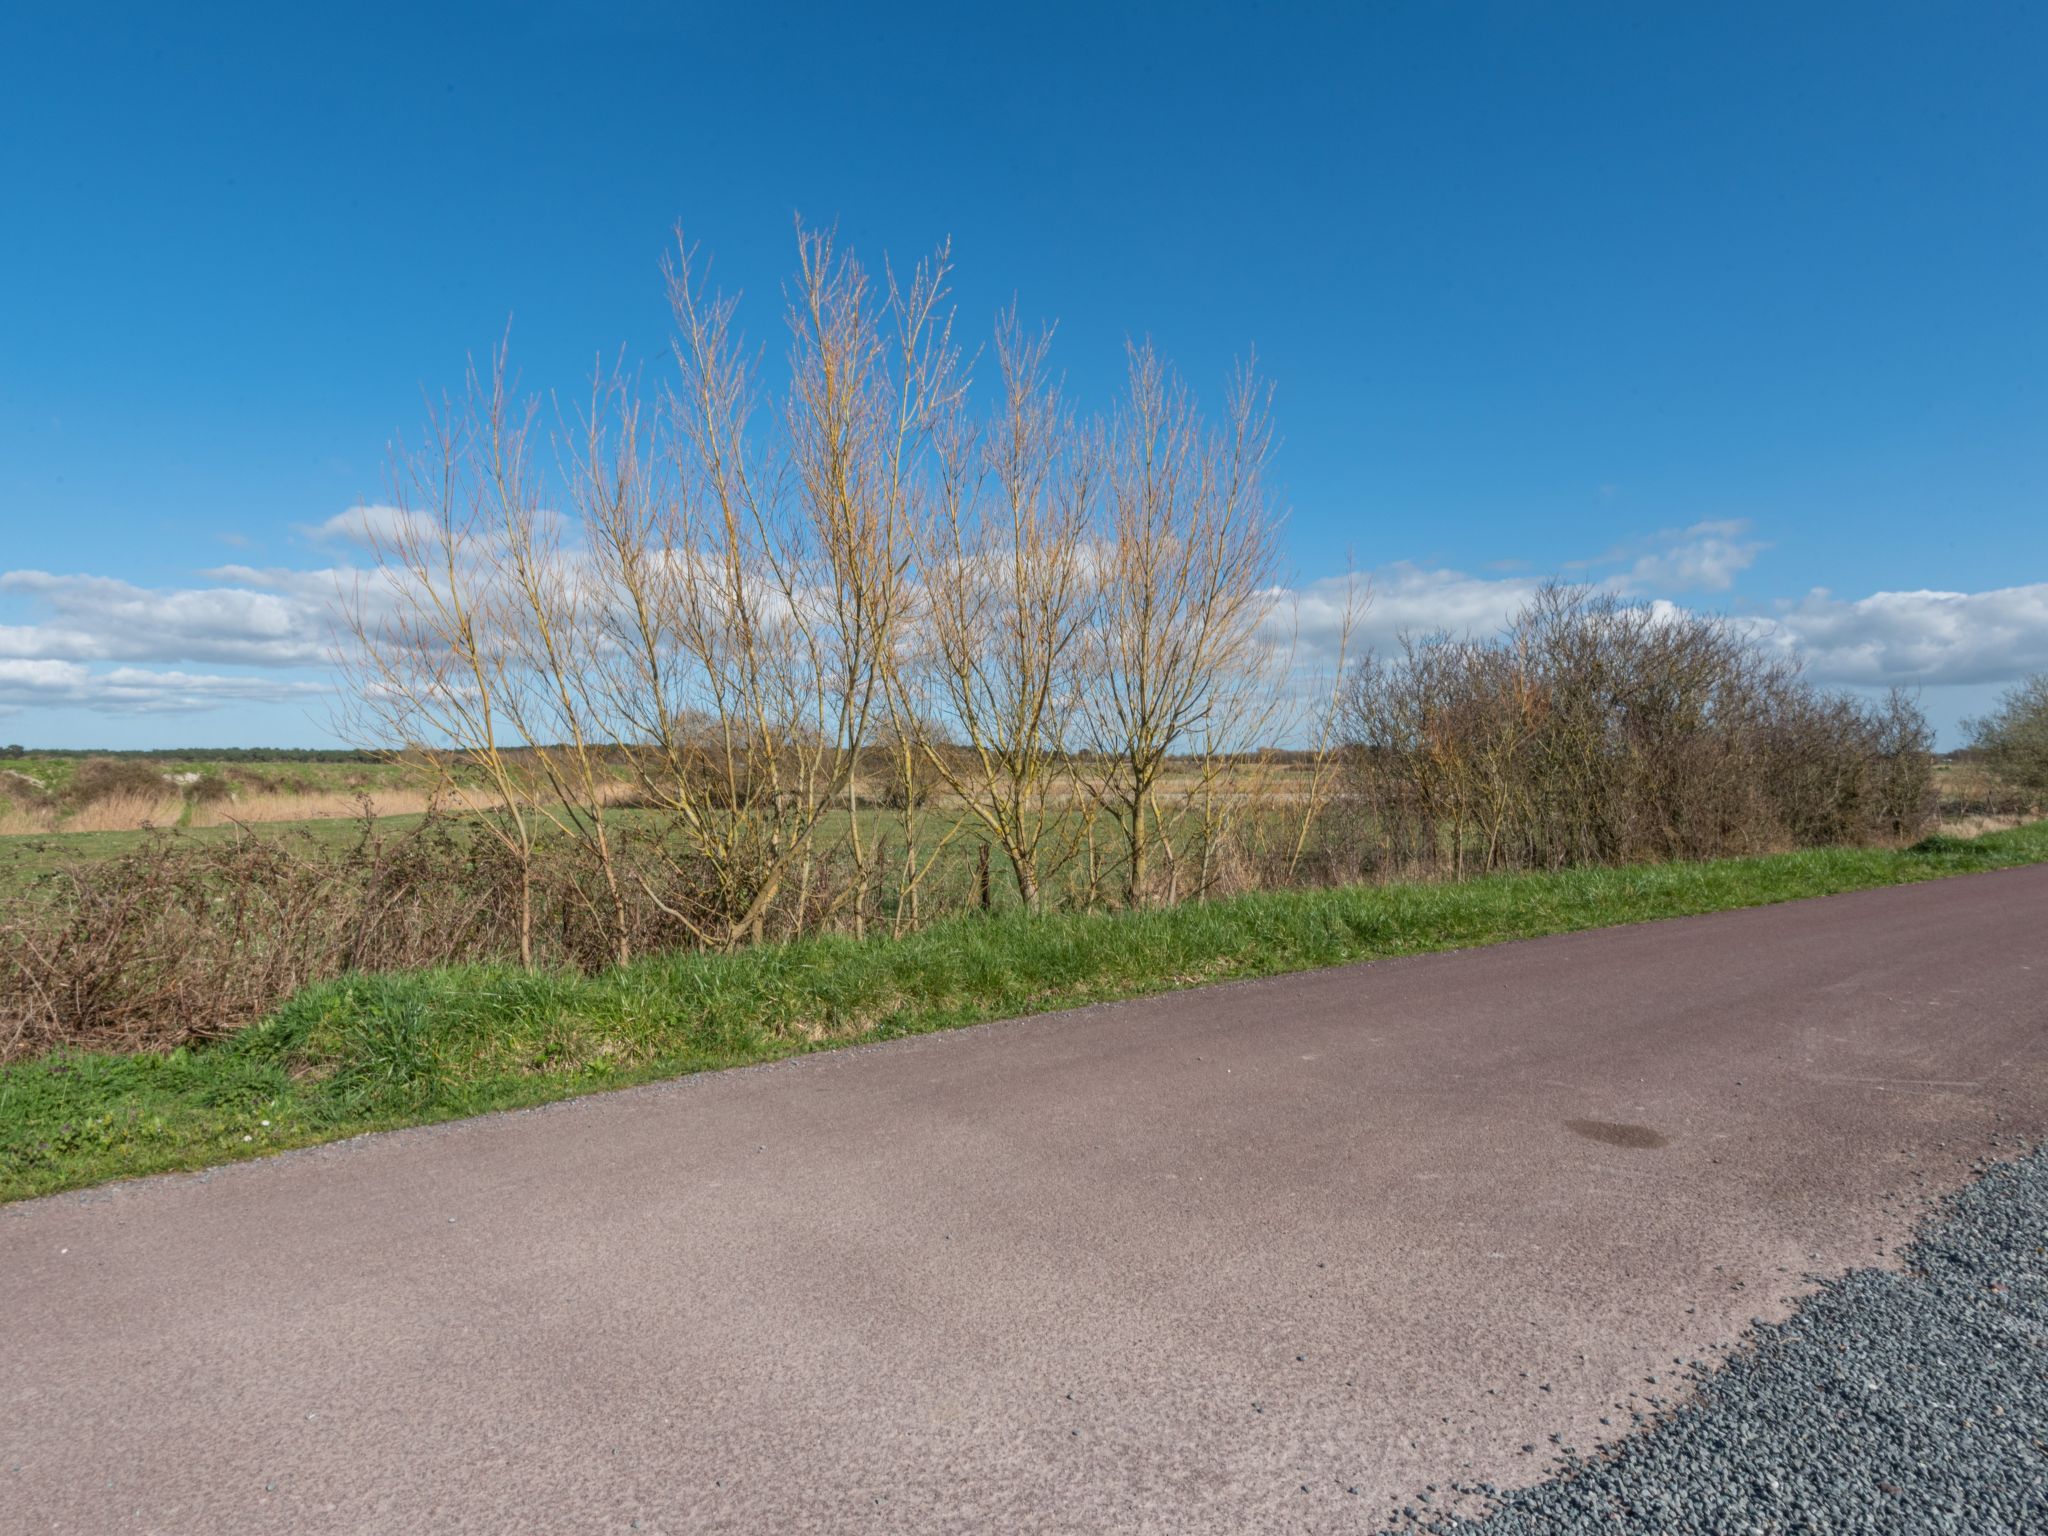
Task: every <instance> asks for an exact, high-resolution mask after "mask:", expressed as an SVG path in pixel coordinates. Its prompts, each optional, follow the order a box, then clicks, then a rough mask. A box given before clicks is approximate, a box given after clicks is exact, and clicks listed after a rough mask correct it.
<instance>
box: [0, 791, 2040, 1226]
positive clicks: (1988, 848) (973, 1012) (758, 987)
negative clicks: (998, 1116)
mask: <svg viewBox="0 0 2048 1536" xmlns="http://www.w3.org/2000/svg"><path fill="white" fill-rule="evenodd" d="M2043 860H2048V822H2039V823H2035V824H2033V825H2031V826H2027V827H2021V828H2018V829H2016V830H2013V831H2008V832H1997V833H1992V834H1989V835H1987V836H1984V837H1980V838H1975V839H1971V840H1968V841H1964V840H1959V839H1954V838H1942V837H1937V838H1931V839H1929V840H1928V841H1927V842H1925V843H1922V844H1920V845H1918V846H1916V847H1914V848H1911V849H1907V850H1903V851H1896V852H1894V851H1883V850H1866V849H1824V850H1818V851H1812V852H1805V853H1793V854H1782V855H1776V856H1772V857H1768V858H1755V859H1728V860H1721V861H1718V862H1714V863H1707V864H1665V865H1650V866H1642V867H1636V868H1630V869H1615V870H1574V871H1569V872H1566V873H1563V874H1551V875H1518V876H1506V877H1499V878H1493V879H1485V880H1475V881H1470V882H1467V883H1465V884H1462V885H1392V886H1378V887H1371V886H1368V887H1358V888H1352V889H1346V890H1336V891H1298V892H1285V893H1276V894H1268V895H1258V896H1248V897H1243V898H1240V899H1236V900H1232V901H1225V902H1217V903H1213V904H1210V905H1205V906H1187V907H1179V908H1175V909H1173V910H1170V911H1163V912H1143V913H1126V914H1121V915H1115V916H1059V917H1044V918H1037V919H1032V918H1029V917H1026V916H1023V915H1020V914H1003V915H997V916H995V917H989V918H967V919H961V920H957V921H953V922H948V923H944V924H940V925H938V926H935V927H932V928H930V929H927V930H925V931H923V932H921V933H918V934H916V935H914V936H912V937H909V938H906V939H902V940H898V941H893V942H892V941H889V940H886V939H883V940H870V941H867V942H856V941H854V940H850V939H843V938H820V939H812V940H806V941H803V942H800V943H794V944H788V945H780V946H765V947H762V948H758V949H752V950H746V951H742V952H739V953H736V954H731V955H701V954H692V955H675V956H666V957H661V958H657V959H649V960H644V961H640V962H637V963H635V964H632V965H627V966H621V967H619V968H617V969H615V970H612V971H608V972H605V973H604V974H602V975H598V976H591V977H584V976H575V975H558V974H527V973H523V972H519V971H516V970H505V969H496V968H465V969H454V970H442V971H428V972H419V973H412V974H405V975H396V976H350V977H344V978H342V979H340V980H337V981H333V982H326V983H322V984H320V985H318V986H314V987H309V988H307V989H306V990H305V991H304V992H302V993H300V994H299V995H298V996H296V997H294V998H293V999H292V1000H291V1001H290V1002H289V1003H287V1004H286V1005H285V1006H284V1007H282V1008H280V1009H279V1010H278V1011H277V1012H276V1013H275V1014H274V1015H272V1016H271V1017H270V1018H269V1019H267V1020H265V1021H264V1022H263V1023H261V1024H259V1025H256V1026H254V1027H252V1028H250V1029H248V1030H246V1031H244V1032H243V1033H241V1034H240V1035H237V1036H235V1037H234V1038H232V1039H230V1040H227V1041H223V1042H221V1043H219V1044H217V1045H213V1046H210V1047H206V1048H204V1049H195V1050H181V1051H175V1052H173V1053H171V1054H170V1055H168V1056H116V1055H97V1054H95V1055H85V1054H64V1055H58V1056H51V1057H45V1058H42V1059H40V1060H36V1061H32V1062H27V1063H23V1064H19V1065H16V1066H13V1067H10V1068H7V1069H5V1070H0V1199H21V1198H23V1197H25V1196H30V1195H37V1194H47V1193H50V1192H53V1191H57V1190H63V1189H74V1188H77V1187H79V1186H81V1185H87V1184H94V1183H98V1182H100V1181H102V1180H106V1179H114V1178H123V1177H128V1176H132V1175H135V1174H143V1173H154V1172H159V1171H162V1170H166V1169H178V1168H200V1167H205V1166H208V1165H210V1164H215V1163H224V1162H230V1161H235V1160H237V1159H241V1158H247V1157H255V1156H260V1155H262V1154H264V1153H266V1152H271V1151H276V1150H279V1149H281V1148H285V1147H298V1146H307V1145H310V1144H312V1143H316V1142H323V1141H332V1140H335V1139H337V1138H340V1137H344V1136H352V1135H357V1134H359V1133H361V1132H364V1131H375V1130H385V1129H390V1128H392V1127H396V1126H402V1125H419V1124H425V1123H428V1122H432V1121H440V1120H450V1119H455V1118H459V1117H461V1116H465V1115H474V1114H479V1113H481V1112H483V1111H486V1110H493V1109H506V1108H513V1107H518V1106H522V1105H530V1104H538V1103H541V1102H543V1101H546V1100H550V1099H561V1098H568V1097H571V1096H573V1095H576V1094H583V1093H590V1092H594V1091H598V1090H601V1089H608V1088H616V1087H623V1086H626V1085H628V1084H632V1083H640V1082H646V1081H648V1080H650V1079H655V1078H663V1077H673V1076H676V1075H678V1074H681V1073H685V1072H697V1071H704V1070H708V1069H713V1068H719V1067H729V1066H738V1065H742V1064H745V1063H751V1062H761V1061H771V1060H774V1059H776V1058H778V1057H783V1056H790V1055H794V1054H797V1053H799V1052H803V1051H808V1050H817V1049H822V1048H826V1047H830V1046H837V1045H847V1044H853V1043H857V1042H862V1041H872V1040H884V1039H889V1038H891V1037H894V1036H898V1035H910V1034H919V1033H923V1032H925V1031H929V1030H938V1029H950V1028H954V1027H957V1026H960V1025H963V1024H972V1023H976V1022H979V1021H982V1020H986V1019H994V1018H1002V1017H1006V1016H1009V1015H1014V1014H1023V1013H1035V1012H1042V1011H1045V1010H1048V1009H1053V1008H1064V1007H1070V1006H1073V1005H1076V1004H1080V1003H1087V1002H1096V1001H1102V1000H1105V999H1110V998H1120V997H1133V996H1139V995H1143V994H1146V993H1156V992H1163V991H1169V990H1172V989H1174V988H1177V987H1183V986H1191V985H1196V984H1199V983H1203V982H1213V981H1223V980H1229V979H1231V978H1235V977H1246V976H1269V975H1275V974H1279V973H1281V972H1286V971H1301V970H1308V969H1311V968H1313V967H1317V966H1326V965H1336V964H1341V963H1344V962H1347V961H1356V960H1370V959H1374V958H1379V957H1384V956H1391V955H1406V954H1418V953H1423V952H1427V951H1431V950H1445V949H1458V948H1464V947H1467V946H1471V945H1478V944H1490V943H1496V942H1499V941H1502V940H1507V939H1520V938H1532V937H1535V936H1537V935H1541V934H1550V933H1564V932H1569V931H1573V930H1577V929H1584V928H1595V927H1603V926H1607V925H1611V924H1616V923H1628V922H1639V921H1643V920H1646V919H1651V918H1660V917H1675V916H1680V915H1683V914H1687V913H1698V912H1714V911H1720V910H1723V909H1726V908H1731V907H1747V906H1759V905H1763V904H1766V903H1770V902H1778V901H1789V900H1793V899H1795V898H1798V897H1803V896H1823V895H1829V894H1833V893H1836V892H1842V891H1853V890H1863V889H1867V888H1869V887H1872V886H1882V885H1896V884H1902V883H1905V882H1909V881H1915V880H1925V879H1932V878H1936V877H1939V876H1943V875H1952V874H1962V873H1967V872H1971V871H1977V870H1987V869H1997V868H2002V867H2007V866H2011V865H2017V864H2028V863H2035V862H2040V861H2043Z"/></svg>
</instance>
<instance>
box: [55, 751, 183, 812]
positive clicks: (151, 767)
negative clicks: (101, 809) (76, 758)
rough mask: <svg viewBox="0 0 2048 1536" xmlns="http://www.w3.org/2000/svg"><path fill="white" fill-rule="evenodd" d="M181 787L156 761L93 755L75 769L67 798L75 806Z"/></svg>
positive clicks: (170, 793) (143, 796)
mask: <svg viewBox="0 0 2048 1536" xmlns="http://www.w3.org/2000/svg"><path fill="white" fill-rule="evenodd" d="M177 793H178V791H177V787H176V786H175V785H173V784H172V783H171V782H170V780H168V779H166V778H165V777H164V775H163V770H162V769H161V768H159V767H157V765H156V764H154V763H151V762H148V761H146V760H144V759H139V758H133V757H89V758H87V759H86V760H85V761H84V762H82V763H80V764H79V765H78V766H77V767H76V768H75V769H73V770H72V773H71V778H70V780H69V782H68V783H66V785H65V786H64V798H65V799H66V800H67V801H69V802H70V803H71V804H72V805H74V806H85V805H95V804H98V803H99V802H101V801H103V800H115V799H122V798H134V799H138V800H140V799H149V798H152V797H155V798H162V797H164V796H173V795H176V794H177Z"/></svg>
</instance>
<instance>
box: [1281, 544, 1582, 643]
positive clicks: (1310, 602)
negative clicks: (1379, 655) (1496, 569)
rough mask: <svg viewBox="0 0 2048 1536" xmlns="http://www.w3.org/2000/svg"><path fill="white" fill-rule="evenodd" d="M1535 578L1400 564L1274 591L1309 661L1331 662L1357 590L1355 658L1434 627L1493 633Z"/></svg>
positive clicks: (1531, 589) (1536, 581) (1534, 584)
mask: <svg viewBox="0 0 2048 1536" xmlns="http://www.w3.org/2000/svg"><path fill="white" fill-rule="evenodd" d="M1541 584H1542V583H1541V581H1540V579H1539V578H1537V577H1534V576H1520V575H1516V576H1495V577H1487V576H1471V575H1467V574H1466V573H1465V572H1463V571H1455V570H1446V569H1430V568H1428V567H1425V566H1420V565H1413V564H1410V563H1409V562H1407V561H1398V562H1396V563H1394V564H1392V565H1384V566H1381V567H1380V568H1379V569H1377V570H1374V571H1365V572H1360V573H1358V574H1357V575H1355V576H1330V577H1324V578H1323V579H1321V580H1319V581H1312V582H1309V583H1308V584H1307V585H1306V586H1303V587H1301V588H1299V589H1296V590H1292V591H1286V592H1282V593H1279V594H1277V597H1278V602H1277V605H1276V607H1277V611H1278V616H1279V620H1280V622H1281V624H1282V625H1283V626H1286V627H1289V628H1291V630H1292V633H1293V635H1294V637H1295V642H1296V645H1297V647H1298V651H1299V654H1300V655H1301V657H1302V658H1303V660H1304V661H1305V662H1306V663H1307V664H1309V665H1311V666H1319V667H1320V666H1328V665H1330V664H1331V663H1333V662H1334V661H1335V659H1336V655H1337V648H1338V645H1339V643H1340V642H1341V641H1342V639H1343V630H1344V616H1345V611H1346V607H1347V604H1348V603H1349V601H1350V598H1351V594H1352V592H1353V591H1354V589H1355V590H1356V591H1357V592H1358V593H1359V595H1360V596H1362V597H1363V599H1364V602H1365V606H1364V611H1363V612H1362V613H1361V614H1359V615H1358V617H1357V624H1356V627H1355V628H1354V630H1353V632H1352V636H1351V653H1352V655H1354V656H1357V655H1360V654H1363V653H1364V652H1366V651H1379V652H1385V651H1388V650H1391V649H1393V648H1394V647H1396V646H1398V645H1399V644H1400V641H1401V636H1402V635H1404V634H1411V635H1425V634H1433V633H1435V632H1437V631H1439V630H1442V631H1445V632H1447V633H1450V634H1454V635H1467V634H1471V635H1483V634H1491V633H1493V632H1494V631H1495V630H1498V629H1499V628H1501V626H1503V625H1504V624H1506V623H1507V621H1508V620H1509V618H1510V617H1512V616H1513V614H1514V612H1515V610H1516V609H1518V608H1520V607H1521V606H1522V604H1523V603H1525V602H1527V601H1528V600H1529V598H1530V597H1531V595H1533V594H1534V593H1535V591H1536V589H1537V587H1539V586H1540V585H1541Z"/></svg>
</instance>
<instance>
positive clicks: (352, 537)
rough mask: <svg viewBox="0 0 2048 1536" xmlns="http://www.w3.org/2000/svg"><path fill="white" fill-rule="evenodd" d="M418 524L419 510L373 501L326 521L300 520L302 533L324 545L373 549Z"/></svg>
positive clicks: (416, 526)
mask: <svg viewBox="0 0 2048 1536" xmlns="http://www.w3.org/2000/svg"><path fill="white" fill-rule="evenodd" d="M419 526H420V519H419V515H418V514H417V513H413V512H408V511H406V510H405V509H404V508H403V507H392V506H385V505H383V504H382V503H373V504H368V505H364V506H358V507H350V508H349V509H348V510H347V511H346V512H337V513H335V514H334V516H332V517H330V518H328V519H327V521H325V522H324V523H301V524H299V532H301V533H303V534H304V535H305V536H306V537H307V538H309V539H313V540H315V541H317V542H319V543H322V544H329V543H340V544H355V545H359V546H361V547H363V548H370V547H372V546H374V545H377V544H388V543H389V542H390V541H391V540H392V539H393V538H394V537H396V536H397V535H398V534H400V533H403V532H405V531H406V530H407V529H409V528H418V527H419Z"/></svg>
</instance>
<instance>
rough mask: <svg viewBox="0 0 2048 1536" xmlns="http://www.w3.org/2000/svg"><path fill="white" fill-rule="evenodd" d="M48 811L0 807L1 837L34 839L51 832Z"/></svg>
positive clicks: (10, 806)
mask: <svg viewBox="0 0 2048 1536" xmlns="http://www.w3.org/2000/svg"><path fill="white" fill-rule="evenodd" d="M50 826H51V819H50V815H49V813H48V812H46V811H25V810H23V809H21V808H20V807H19V806H13V805H9V806H0V837H33V836H35V835H36V834H37V833H39V832H47V831H49V830H50Z"/></svg>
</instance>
